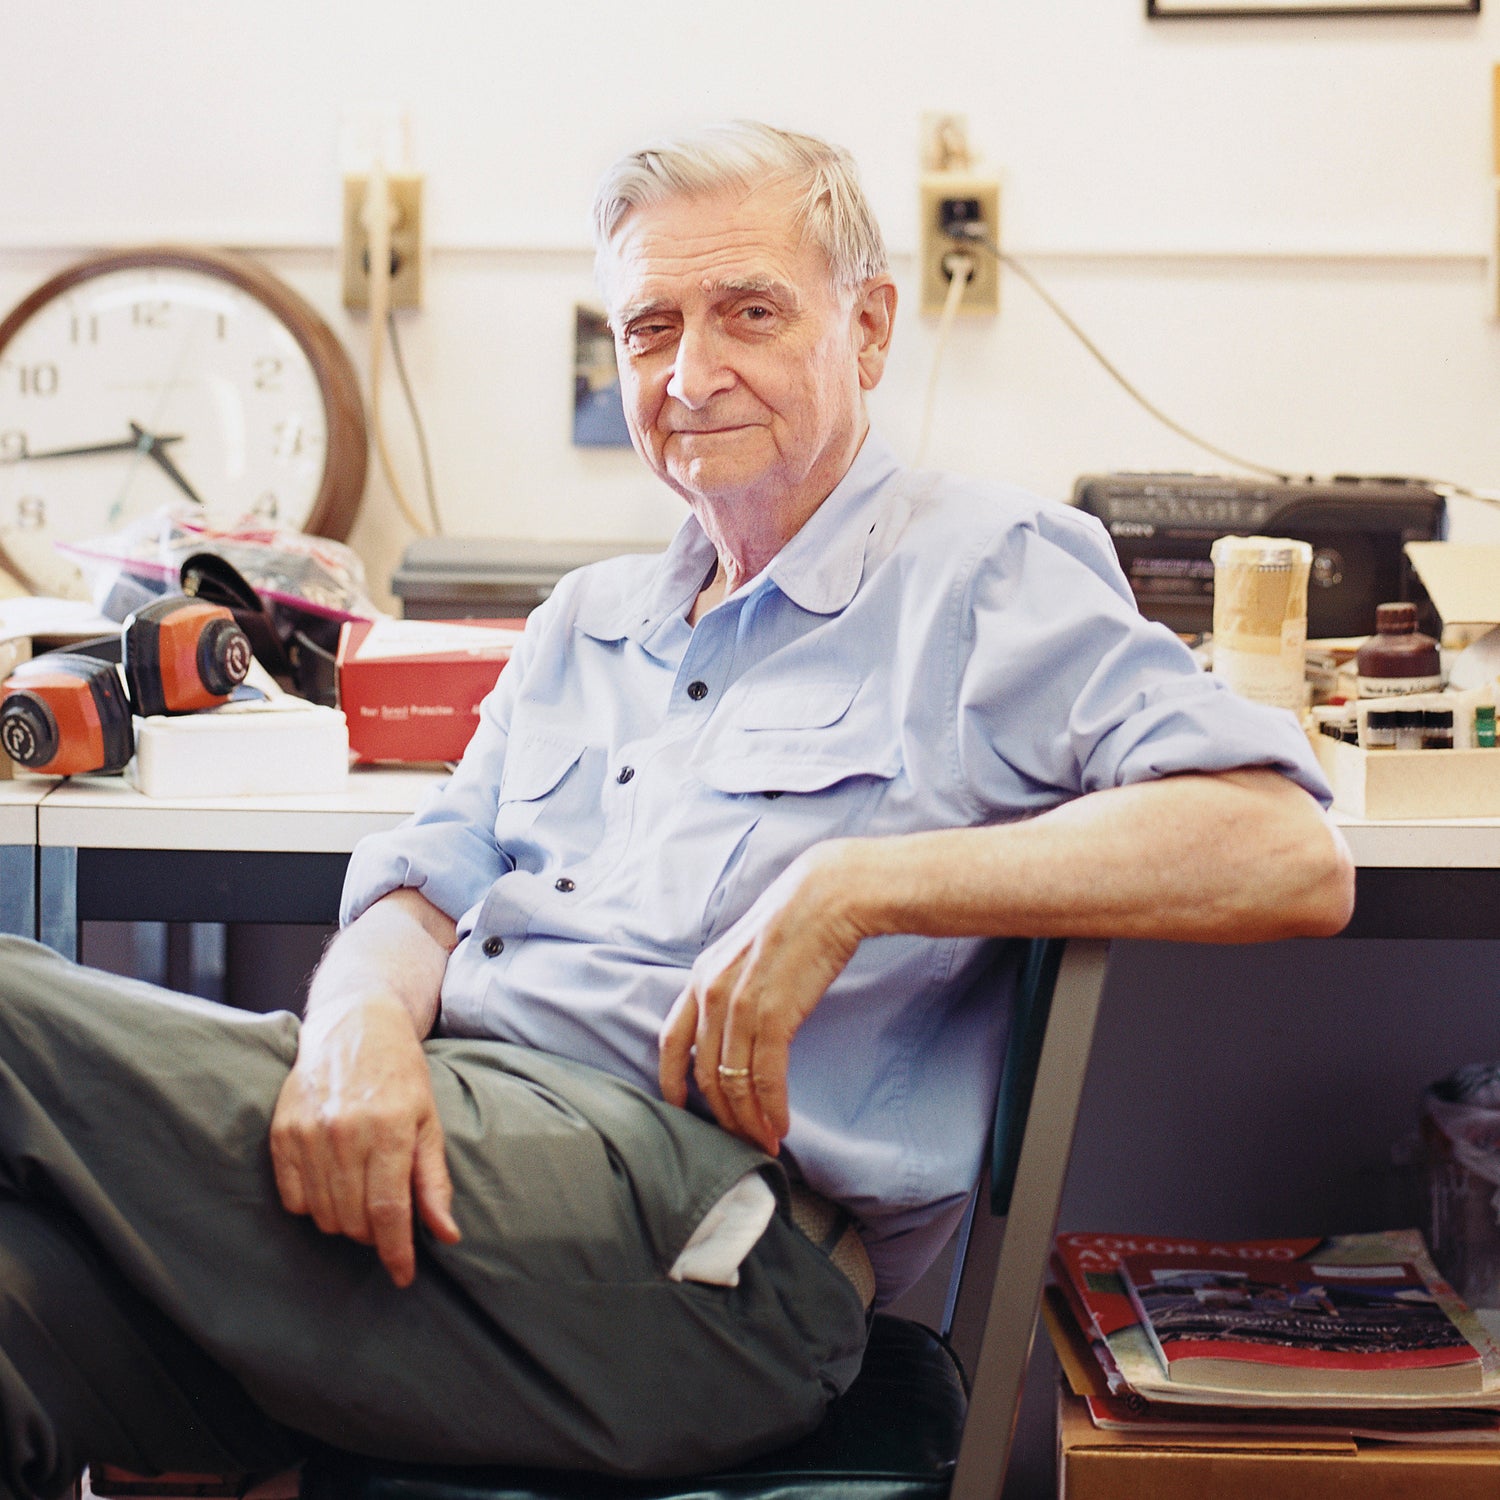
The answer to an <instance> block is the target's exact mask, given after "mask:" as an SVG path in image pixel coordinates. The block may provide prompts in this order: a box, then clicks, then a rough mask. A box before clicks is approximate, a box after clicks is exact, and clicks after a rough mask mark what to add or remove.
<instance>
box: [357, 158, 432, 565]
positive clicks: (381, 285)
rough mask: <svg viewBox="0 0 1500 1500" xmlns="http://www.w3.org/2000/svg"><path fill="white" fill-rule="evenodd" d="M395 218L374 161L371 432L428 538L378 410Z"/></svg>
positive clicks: (396, 489) (369, 204) (368, 208)
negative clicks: (399, 473) (393, 457)
mask: <svg viewBox="0 0 1500 1500" xmlns="http://www.w3.org/2000/svg"><path fill="white" fill-rule="evenodd" d="M394 215H395V209H394V207H393V205H392V203H391V188H390V180H389V178H387V176H386V174H385V166H384V164H383V163H382V162H381V161H379V160H376V161H375V162H373V163H372V164H371V167H370V178H369V188H368V190H367V192H366V196H365V232H366V234H368V235H369V241H370V431H371V435H372V436H373V437H374V439H375V452H376V455H377V456H378V457H379V459H380V468H381V472H382V473H383V474H384V475H385V482H386V483H387V484H388V485H390V487H391V493H392V494H393V495H394V496H395V497H396V504H397V505H398V506H399V507H400V510H401V514H402V515H403V516H405V517H406V520H407V523H408V524H409V525H410V526H411V527H412V529H413V530H414V531H415V532H416V533H417V534H418V535H419V536H430V535H431V534H432V528H431V527H430V526H429V525H428V524H427V522H426V521H425V520H424V519H423V518H422V517H421V516H420V515H418V514H417V511H416V509H415V507H414V506H413V505H412V503H411V502H410V501H409V500H408V499H407V498H406V491H405V490H404V489H403V488H402V487H401V481H400V480H399V479H397V477H396V466H395V464H394V463H393V462H392V461H391V454H390V449H389V447H388V446H387V445H386V440H385V418H384V416H383V415H382V411H381V405H382V403H381V383H382V378H383V376H384V371H385V341H386V336H387V335H386V320H387V319H388V318H389V317H390V311H391V226H392V223H393V221H394Z"/></svg>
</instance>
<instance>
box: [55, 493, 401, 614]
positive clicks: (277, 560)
mask: <svg viewBox="0 0 1500 1500" xmlns="http://www.w3.org/2000/svg"><path fill="white" fill-rule="evenodd" d="M58 550H59V551H61V552H63V553H65V554H66V555H67V556H68V557H69V558H70V559H71V561H72V562H73V563H74V565H75V566H76V567H77V568H78V569H79V571H80V572H82V574H83V575H84V578H85V579H86V580H87V581H88V584H89V588H90V591H91V593H92V596H93V600H94V607H95V608H96V609H98V610H99V612H100V613H101V614H104V615H108V616H109V618H110V619H112V620H123V619H124V618H125V617H126V616H127V615H128V614H130V613H131V612H132V611H133V610H135V609H138V608H139V607H140V605H141V604H143V603H145V602H147V601H148V600H149V599H151V598H154V597H155V596H156V595H158V594H164V593H167V592H169V591H171V590H174V589H176V588H177V587H178V585H179V581H180V578H181V572H182V564H183V563H184V562H185V561H186V560H187V559H188V558H189V557H191V556H193V555H194V554H195V553H200V552H212V553H214V554H215V555H216V556H219V557H222V558H223V559H224V560H225V561H226V562H228V563H230V564H231V565H232V566H233V567H234V568H235V569H236V571H237V572H238V573H239V574H240V575H241V576H242V577H243V578H244V579H245V581H246V582H247V583H249V585H250V586H251V587H252V588H253V589H254V590H255V591H256V593H257V594H259V595H260V597H261V598H262V599H263V600H265V601H266V602H267V603H268V604H273V605H275V604H282V605H287V606H290V607H292V608H294V609H298V610H301V611H305V612H308V613H311V614H314V615H322V616H326V617H327V618H329V619H331V620H375V619H379V618H380V617H381V615H382V614H383V613H384V612H383V611H382V610H379V609H377V608H376V607H375V605H374V604H373V603H372V602H371V601H370V598H369V595H368V594H367V593H366V592H365V572H364V565H363V564H362V563H361V562H360V560H359V557H358V555H357V554H356V553H355V552H354V551H353V549H352V548H350V547H346V546H345V545H344V544H343V543H342V542H334V541H330V540H329V539H328V538H327V537H321V536H307V535H305V534H304V533H303V532H300V531H276V530H272V529H268V528H265V527H255V526H250V525H243V524H242V525H241V526H239V527H237V528H234V529H232V530H228V531H216V530H214V529H213V528H212V527H209V526H205V525H203V523H202V522H201V521H199V520H198V519H197V512H196V510H192V509H191V508H189V507H186V506H177V505H167V506H163V507H162V508H161V509H159V510H156V511H153V512H152V513H151V514H150V515H146V516H141V517H139V518H138V519H137V520H134V521H132V522H130V523H129V524H128V525H126V526H124V527H122V528H121V529H120V530H119V531H115V532H111V533H110V534H109V535H108V536H103V537H98V538H95V539H94V540H91V541H87V542H70V543H63V544H61V545H60V546H59V548H58Z"/></svg>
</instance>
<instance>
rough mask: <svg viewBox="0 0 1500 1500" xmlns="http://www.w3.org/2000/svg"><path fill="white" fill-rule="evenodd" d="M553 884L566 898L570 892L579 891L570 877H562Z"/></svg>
mask: <svg viewBox="0 0 1500 1500" xmlns="http://www.w3.org/2000/svg"><path fill="white" fill-rule="evenodd" d="M553 883H554V885H556V887H557V889H558V890H560V891H561V892H562V893H563V895H565V896H566V895H567V894H568V892H569V891H572V890H576V889H577V887H576V886H575V885H574V884H573V882H572V881H571V880H569V879H568V877H567V876H566V875H560V876H559V877H558V878H557V880H556V881H554V882H553Z"/></svg>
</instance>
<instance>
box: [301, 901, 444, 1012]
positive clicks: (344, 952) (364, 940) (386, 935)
mask: <svg viewBox="0 0 1500 1500" xmlns="http://www.w3.org/2000/svg"><path fill="white" fill-rule="evenodd" d="M456 940H457V930H456V928H455V926H454V923H453V920H452V918H451V917H449V916H448V915H447V913H446V912H443V911H440V910H439V909H438V908H437V907H436V906H434V905H433V904H432V903H431V902H430V901H428V900H427V898H426V897H425V896H423V895H422V894H421V893H420V892H418V891H414V890H399V891H392V892H391V893H390V894H389V895H388V896H384V897H382V898H381V899H380V900H379V901H377V902H376V903H375V904H374V905H373V906H371V907H370V908H369V910H368V911H366V912H365V913H364V914H363V915H362V916H361V917H359V919H358V920H357V921H355V922H353V923H351V924H350V926H349V927H347V928H345V930H344V931H343V932H341V933H340V934H339V935H338V937H337V938H335V939H334V941H333V943H332V944H331V945H330V946H329V949H328V952H327V953H326V954H325V955H324V958H323V962H322V963H321V964H320V965H319V966H318V971H317V973H316V974H314V976H313V980H312V984H311V985H310V986H309V988H308V995H307V1018H306V1023H305V1025H306V1026H307V1027H310V1028H312V1029H313V1030H314V1031H318V1030H321V1029H323V1028H324V1027H326V1026H328V1025H331V1024H332V1023H333V1022H335V1021H336V1020H338V1019H339V1018H341V1017H342V1016H344V1015H345V1014H347V1012H348V1011H349V1010H351V1009H355V1008H359V1007H361V1006H364V1005H367V1004H390V1003H392V1002H394V1003H396V1004H399V1005H400V1006H401V1007H402V1009H404V1010H405V1011H406V1013H407V1014H408V1016H409V1017H410V1019H411V1024H412V1028H413V1030H414V1031H415V1033H416V1035H417V1036H418V1037H425V1036H426V1035H427V1034H428V1033H429V1032H430V1031H431V1030H432V1028H433V1025H434V1023H435V1022H436V1020H437V1011H438V996H439V994H440V992H441V990H442V984H443V972H444V970H445V968H446V966H447V963H448V955H449V953H451V952H452V950H453V946H454V943H455V941H456Z"/></svg>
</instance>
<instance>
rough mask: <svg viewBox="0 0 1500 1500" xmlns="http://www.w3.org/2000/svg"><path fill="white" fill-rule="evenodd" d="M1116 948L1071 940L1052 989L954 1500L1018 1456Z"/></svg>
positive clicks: (981, 1486) (992, 1490)
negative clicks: (1046, 1285)
mask: <svg viewBox="0 0 1500 1500" xmlns="http://www.w3.org/2000/svg"><path fill="white" fill-rule="evenodd" d="M1108 953H1109V944H1108V943H1104V942H1092V941H1089V942H1084V941H1079V940H1077V939H1074V940H1072V941H1070V942H1069V943H1068V947H1067V951H1066V953H1065V954H1064V955H1063V961H1062V968H1061V969H1060V970H1059V972H1058V976H1057V987H1056V988H1055V989H1054V990H1053V992H1052V1009H1051V1012H1050V1015H1049V1017H1048V1021H1047V1034H1046V1040H1045V1041H1044V1042H1043V1044H1042V1055H1041V1061H1040V1064H1039V1065H1038V1068H1037V1075H1036V1088H1035V1090H1034V1092H1033V1094H1032V1097H1031V1109H1030V1111H1029V1113H1028V1114H1027V1117H1026V1133H1025V1136H1024V1138H1023V1140H1022V1144H1021V1159H1020V1163H1019V1165H1018V1166H1017V1169H1016V1186H1015V1191H1014V1192H1013V1193H1012V1195H1011V1203H1010V1213H1009V1214H1008V1215H1007V1216H1006V1220H1005V1241H1004V1243H1003V1244H1002V1246H1001V1248H1000V1267H999V1270H998V1272H997V1273H996V1275H995V1284H994V1291H993V1293H992V1294H991V1297H990V1312H989V1317H988V1319H987V1320H986V1323H985V1332H984V1346H983V1348H982V1349H981V1351H980V1355H979V1361H978V1364H977V1366H976V1367H975V1370H974V1393H973V1395H972V1396H971V1398H970V1400H969V1415H968V1420H967V1421H966V1422H965V1423H964V1440H963V1447H962V1449H961V1451H960V1452H959V1456H958V1468H957V1470H956V1471H955V1473H954V1476H953V1489H952V1492H951V1500H994V1497H995V1496H996V1495H997V1494H998V1493H999V1489H1000V1484H1001V1482H1002V1480H1003V1478H1004V1474H1005V1470H1006V1466H1007V1464H1008V1463H1009V1460H1010V1447H1011V1441H1012V1439H1013V1437H1014V1435H1015V1426H1016V1413H1017V1411H1018V1410H1019V1408H1020V1404H1021V1384H1022V1381H1023V1380H1024V1378H1025V1375H1026V1364H1027V1361H1028V1359H1029V1358H1030V1356H1031V1340H1032V1335H1033V1333H1034V1331H1035V1329H1036V1318H1037V1310H1038V1308H1039V1307H1040V1305H1041V1297H1042V1284H1043V1282H1044V1281H1045V1279H1046V1274H1047V1258H1048V1256H1049V1255H1050V1254H1051V1251H1052V1237H1053V1234H1054V1233H1055V1232H1056V1229H1057V1212H1058V1208H1059V1206H1060V1205H1061V1203H1062V1192H1063V1181H1064V1179H1065V1178H1066V1176H1067V1172H1068V1156H1069V1154H1070V1153H1071V1151H1072V1149H1073V1130H1074V1127H1075V1126H1076V1125H1077V1123H1078V1105H1079V1101H1080V1099H1081V1098H1082V1095H1083V1081H1084V1076H1085V1074H1086V1073H1087V1072H1088V1065H1089V1048H1090V1047H1091V1046H1092V1045H1093V1040H1094V1022H1095V1020H1096V1018H1097V1017H1098V1014H1099V998H1100V995H1101V994H1102V992H1103V989H1104V968H1105V959H1106V957H1107V955H1108Z"/></svg>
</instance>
